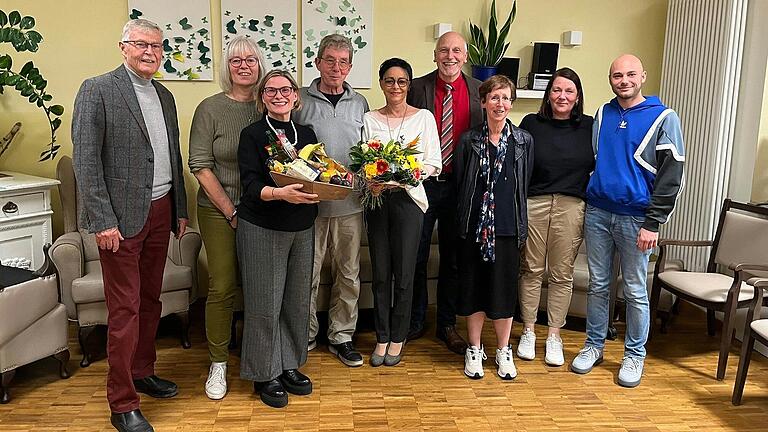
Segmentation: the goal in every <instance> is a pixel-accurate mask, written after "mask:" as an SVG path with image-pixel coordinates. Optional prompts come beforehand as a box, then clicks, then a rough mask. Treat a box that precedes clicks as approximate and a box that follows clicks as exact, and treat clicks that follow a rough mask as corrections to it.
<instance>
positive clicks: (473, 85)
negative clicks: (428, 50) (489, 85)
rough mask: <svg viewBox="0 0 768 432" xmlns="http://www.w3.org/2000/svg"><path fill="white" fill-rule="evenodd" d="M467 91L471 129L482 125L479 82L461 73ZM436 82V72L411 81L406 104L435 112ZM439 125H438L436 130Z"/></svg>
mask: <svg viewBox="0 0 768 432" xmlns="http://www.w3.org/2000/svg"><path fill="white" fill-rule="evenodd" d="M461 75H462V76H463V77H464V81H466V83H467V90H469V128H470V129H472V128H474V127H476V126H479V125H481V124H482V123H483V120H485V119H484V118H483V108H482V107H481V106H480V84H482V82H480V81H479V80H477V79H475V78H472V77H471V76H467V75H466V74H465V73H464V72H462V73H461ZM436 82H437V70H434V71H432V72H431V73H429V74H427V75H424V76H423V77H419V78H416V79H414V80H413V82H412V83H411V88H410V89H409V90H408V104H409V105H412V106H415V107H416V108H424V109H427V110H429V111H431V112H433V113H434V112H435V83H436ZM439 127H440V125H438V128H439Z"/></svg>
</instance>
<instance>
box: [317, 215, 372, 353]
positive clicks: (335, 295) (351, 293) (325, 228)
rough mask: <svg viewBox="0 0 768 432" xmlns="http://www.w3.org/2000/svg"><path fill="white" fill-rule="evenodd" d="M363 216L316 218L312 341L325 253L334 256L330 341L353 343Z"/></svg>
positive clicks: (330, 307)
mask: <svg viewBox="0 0 768 432" xmlns="http://www.w3.org/2000/svg"><path fill="white" fill-rule="evenodd" d="M362 235H363V213H362V212H360V213H355V214H351V215H347V216H337V217H318V218H317V219H315V261H314V266H313V268H312V297H311V299H310V302H309V339H310V340H314V339H315V338H316V337H317V332H318V329H319V325H318V322H317V292H318V287H319V286H320V270H321V269H322V266H323V260H324V259H325V254H326V253H329V254H330V257H331V279H332V280H333V282H332V285H331V293H330V299H329V301H328V341H329V342H330V343H332V344H340V343H344V342H349V341H351V340H352V335H353V334H354V333H355V327H356V326H357V301H358V299H359V298H360V239H361V236H362Z"/></svg>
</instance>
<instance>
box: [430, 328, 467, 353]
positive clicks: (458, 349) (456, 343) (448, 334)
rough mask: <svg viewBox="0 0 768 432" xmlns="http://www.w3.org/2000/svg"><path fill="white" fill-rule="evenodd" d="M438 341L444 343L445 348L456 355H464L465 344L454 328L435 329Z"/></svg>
mask: <svg viewBox="0 0 768 432" xmlns="http://www.w3.org/2000/svg"><path fill="white" fill-rule="evenodd" d="M435 336H437V338H438V339H440V340H441V341H443V342H445V346H447V347H448V349H449V350H451V351H453V352H455V353H456V354H462V355H463V354H464V351H466V350H467V342H466V341H465V340H464V339H463V338H462V337H461V336H459V334H458V333H457V332H456V327H454V326H445V327H440V328H438V329H437V333H436V334H435Z"/></svg>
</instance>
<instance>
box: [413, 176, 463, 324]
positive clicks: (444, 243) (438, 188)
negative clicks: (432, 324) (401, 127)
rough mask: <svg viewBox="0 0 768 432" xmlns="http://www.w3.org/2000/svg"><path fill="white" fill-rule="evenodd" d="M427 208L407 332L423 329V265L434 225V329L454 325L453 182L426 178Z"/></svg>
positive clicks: (424, 271) (425, 266) (455, 244)
mask: <svg viewBox="0 0 768 432" xmlns="http://www.w3.org/2000/svg"><path fill="white" fill-rule="evenodd" d="M424 188H425V190H426V192H427V199H428V200H429V208H428V209H427V212H426V214H424V226H423V228H422V231H421V240H420V243H419V254H418V257H417V258H416V276H415V278H414V281H413V310H412V311H411V325H410V327H411V330H413V331H415V330H420V329H421V328H422V327H423V326H424V321H425V320H426V314H427V304H428V303H429V298H428V297H429V296H428V293H427V264H428V261H429V248H430V245H431V243H432V242H431V240H432V231H433V230H434V228H435V222H437V237H438V246H439V250H440V271H439V275H438V279H437V328H438V329H439V328H442V327H446V326H453V325H456V297H457V296H458V269H457V266H456V256H457V252H456V250H457V247H458V244H459V243H458V241H457V239H458V235H457V232H458V230H457V228H456V206H457V205H458V204H457V196H456V195H457V191H456V182H455V180H453V179H449V180H448V181H442V182H438V181H437V180H434V179H432V178H430V179H429V180H427V181H425V182H424Z"/></svg>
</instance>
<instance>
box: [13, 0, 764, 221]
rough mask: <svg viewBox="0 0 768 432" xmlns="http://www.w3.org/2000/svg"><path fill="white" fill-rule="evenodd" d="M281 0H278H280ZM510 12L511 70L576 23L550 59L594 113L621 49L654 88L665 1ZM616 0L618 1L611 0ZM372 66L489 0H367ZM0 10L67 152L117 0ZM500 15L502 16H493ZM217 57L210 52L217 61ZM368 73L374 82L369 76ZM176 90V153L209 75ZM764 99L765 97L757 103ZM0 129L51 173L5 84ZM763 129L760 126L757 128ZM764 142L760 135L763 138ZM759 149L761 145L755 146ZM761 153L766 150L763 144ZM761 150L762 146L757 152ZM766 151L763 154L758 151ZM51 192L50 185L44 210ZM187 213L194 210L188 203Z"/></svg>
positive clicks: (114, 26) (425, 60) (479, 14)
mask: <svg viewBox="0 0 768 432" xmlns="http://www.w3.org/2000/svg"><path fill="white" fill-rule="evenodd" d="M281 1H282V0H281ZM497 3H498V10H499V11H500V15H501V14H503V15H504V17H506V11H508V8H509V7H510V5H511V0H499V1H498V2H497ZM518 3H519V4H518V15H517V19H516V21H515V23H514V24H513V25H512V30H511V32H510V35H509V38H508V40H509V41H510V42H511V44H510V48H509V51H508V53H507V55H508V56H518V57H521V58H522V64H521V71H526V72H527V70H529V68H530V58H531V56H532V47H531V42H532V41H554V42H560V39H561V34H562V33H563V32H564V31H566V30H581V31H582V32H583V34H584V43H583V46H581V47H575V48H568V47H563V48H562V49H561V52H560V59H559V62H558V64H559V65H560V66H570V67H572V68H574V69H575V70H576V71H577V72H578V73H579V74H580V75H581V77H582V80H583V84H584V89H585V96H586V98H585V100H586V110H587V112H594V111H595V109H596V108H597V106H598V105H599V103H601V102H603V101H605V100H607V99H609V98H611V97H612V96H613V95H612V94H611V92H610V88H609V87H608V84H607V71H608V66H609V64H610V62H611V60H612V59H613V58H614V57H616V56H617V55H619V54H621V53H623V52H632V53H635V54H637V55H639V56H640V57H641V58H642V59H643V60H644V62H645V67H646V69H647V70H648V75H649V76H648V81H647V83H646V85H645V93H646V94H655V93H657V92H658V89H659V76H660V74H661V60H662V51H663V40H664V28H665V22H666V8H667V1H666V0H646V1H642V2H638V1H633V2H630V1H622V2H616V1H615V0H548V1H539V0H519V1H518ZM617 3H620V4H617ZM374 4H375V6H374V16H375V20H374V40H375V43H374V57H373V61H374V65H375V66H374V73H375V71H376V70H377V69H378V67H377V65H378V64H379V63H380V62H381V61H382V60H383V59H385V58H388V57H392V56H399V57H403V58H405V59H407V60H408V61H409V62H411V64H412V65H413V68H414V72H415V74H416V75H422V74H425V73H428V72H429V71H431V70H432V69H433V68H434V63H432V50H433V48H434V39H433V38H432V25H433V24H434V23H437V22H445V23H451V24H452V25H453V28H454V30H458V31H460V32H463V33H466V29H467V19H468V18H471V19H472V20H473V21H474V22H476V23H480V24H482V23H483V22H487V9H488V5H489V4H490V0H479V1H474V0H471V1H466V0H450V1H446V0H442V1H437V0H423V1H414V0H374ZM0 7H2V9H3V10H5V11H6V12H9V11H11V10H20V11H21V12H22V15H32V16H33V17H35V19H36V20H37V26H36V29H37V30H38V31H39V32H40V33H41V34H42V35H43V37H44V43H43V44H42V45H41V46H40V50H39V51H38V52H37V53H34V54H28V53H27V54H26V55H23V54H16V53H13V57H14V60H15V62H14V63H15V65H16V66H15V68H14V69H15V70H18V68H19V67H20V66H21V65H23V63H24V62H26V61H27V60H28V59H33V60H34V61H35V64H36V65H37V67H38V68H39V69H40V71H41V73H42V74H43V76H44V77H45V78H46V79H47V80H48V81H49V85H48V91H49V92H50V93H51V94H52V95H54V101H55V102H56V103H60V104H62V105H64V107H65V109H66V112H65V114H64V116H63V118H62V120H63V125H62V127H61V129H60V131H59V134H58V140H59V141H58V142H59V144H61V146H62V148H61V151H60V154H66V155H71V153H72V143H71V139H70V122H71V118H72V117H71V114H72V105H73V102H74V97H75V94H76V92H77V90H78V88H79V86H80V83H81V82H82V81H83V79H85V78H87V77H90V76H94V75H98V74H101V73H104V72H106V71H109V70H112V69H114V68H115V67H116V66H117V65H118V64H120V62H121V61H122V58H121V56H120V52H119V50H118V48H117V40H118V39H119V37H120V30H121V28H122V26H123V24H124V23H125V20H126V16H127V2H126V1H125V0H122V1H116V0H109V1H104V0H37V1H28V0H3V2H2V5H1V6H0ZM219 11H220V2H219V1H217V0H212V1H211V13H212V17H213V19H212V25H213V29H212V30H213V34H214V35H218V34H220V23H219V20H218V19H217V18H216V17H218V16H219ZM502 19H503V18H502ZM214 41H215V42H214V52H215V53H218V52H219V51H220V47H221V44H220V41H219V38H218V37H216V38H215V39H214ZM9 51H12V48H11V47H10V46H9V45H6V44H3V45H0V52H9ZM218 60H219V59H218V56H216V57H215V61H218ZM373 82H377V80H376V79H374V80H373ZM166 85H167V86H168V88H169V89H170V90H171V91H172V92H173V94H174V95H175V97H176V104H177V107H178V112H179V122H180V128H181V141H182V142H181V146H182V153H183V154H184V155H185V157H186V147H187V139H188V131H189V127H190V122H191V120H192V115H193V112H194V109H195V107H196V106H197V104H198V103H199V102H200V101H201V100H202V99H203V98H205V97H206V96H208V95H211V94H213V93H215V92H218V91H219V88H218V86H217V85H216V83H215V81H213V82H196V83H189V82H169V83H166ZM362 93H363V94H364V95H365V96H366V97H368V100H369V102H370V105H371V107H379V106H381V105H382V104H383V97H382V96H381V92H380V90H379V89H377V88H376V89H371V90H364V91H362ZM538 104H539V101H534V100H519V101H518V102H517V103H516V104H515V107H514V112H513V114H512V119H513V120H514V121H515V122H517V121H519V120H520V119H521V118H522V116H523V115H524V114H526V113H528V112H532V111H536V110H537V109H538ZM767 105H768V104H767ZM0 113H1V114H0V134H3V135H4V134H5V133H6V132H7V131H8V130H9V129H10V127H11V125H12V124H13V123H14V122H16V121H22V122H23V123H24V127H23V129H22V132H21V133H20V135H19V136H18V137H17V138H16V141H15V142H14V143H13V146H12V148H11V149H10V150H9V151H8V152H6V154H5V155H4V156H3V159H2V160H0V167H1V168H3V169H6V170H14V171H22V172H25V173H29V174H35V175H42V176H48V177H54V176H55V162H45V163H38V162H37V159H38V154H39V153H40V152H41V151H42V150H43V145H44V144H45V143H47V142H48V141H47V139H48V137H47V135H46V133H47V132H46V131H47V123H46V121H45V117H44V115H43V113H42V112H41V111H40V110H38V109H36V108H35V107H33V106H32V105H31V104H29V103H26V102H25V101H24V99H22V98H21V97H20V96H19V95H18V94H16V93H14V91H7V92H6V94H5V95H2V96H0ZM762 136H763V137H768V125H765V126H764V128H763V135H762ZM763 142H764V144H765V139H764V140H763ZM763 147H764V149H768V145H764V146H763ZM764 153H768V150H766V151H765V152H764ZM766 156H768V155H766ZM766 159H768V157H766ZM187 186H188V190H189V196H190V210H193V206H194V203H195V200H194V193H195V191H196V183H195V181H194V179H193V178H192V177H191V175H189V174H188V173H187ZM57 207H58V196H57V195H56V194H54V210H56V209H57ZM190 214H191V215H192V216H193V217H194V211H191V212H190ZM61 227H62V222H61V218H60V217H56V216H54V233H55V235H58V234H59V233H60V232H61V229H62V228H61Z"/></svg>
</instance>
